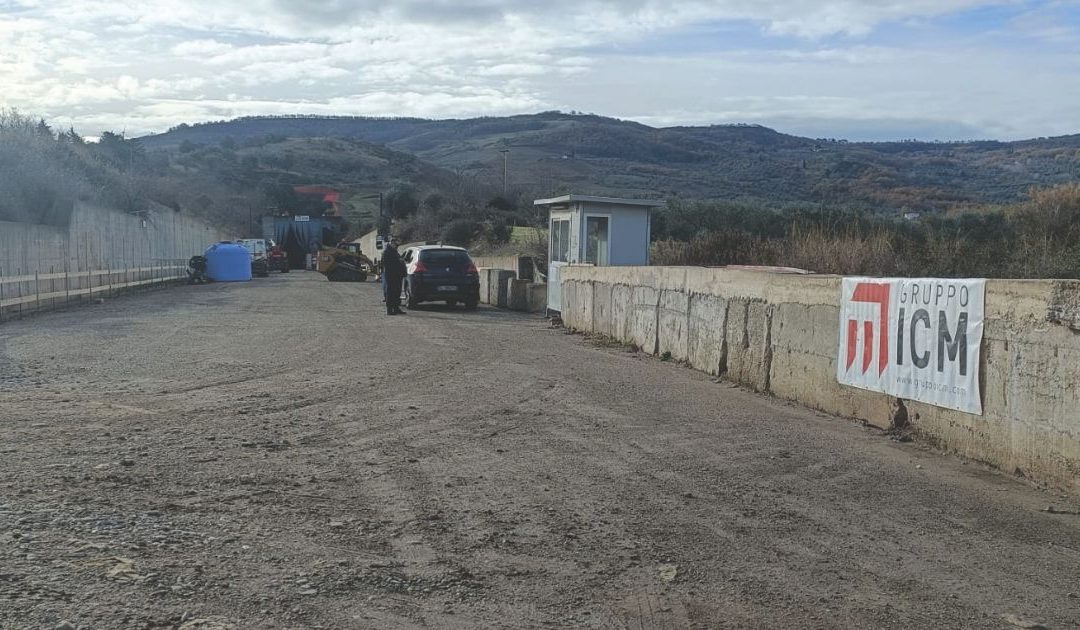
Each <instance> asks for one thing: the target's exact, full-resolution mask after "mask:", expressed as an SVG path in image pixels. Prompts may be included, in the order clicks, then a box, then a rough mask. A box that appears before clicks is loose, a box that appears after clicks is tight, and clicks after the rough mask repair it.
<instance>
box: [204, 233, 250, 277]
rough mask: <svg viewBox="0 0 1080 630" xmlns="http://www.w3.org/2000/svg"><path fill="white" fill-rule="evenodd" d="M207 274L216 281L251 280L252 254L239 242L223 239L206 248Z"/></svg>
mask: <svg viewBox="0 0 1080 630" xmlns="http://www.w3.org/2000/svg"><path fill="white" fill-rule="evenodd" d="M203 255H204V256H206V275H207V277H209V278H210V279H211V280H213V281H214V282H246V281H248V280H251V255H250V254H248V250H247V248H246V247H244V246H243V245H240V244H239V243H233V242H231V241H221V242H220V243H214V244H213V245H211V246H210V247H207V248H206V253H205V254H203Z"/></svg>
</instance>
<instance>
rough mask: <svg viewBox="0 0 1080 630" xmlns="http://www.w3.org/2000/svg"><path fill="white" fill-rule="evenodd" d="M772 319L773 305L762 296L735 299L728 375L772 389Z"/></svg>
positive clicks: (729, 326) (729, 332) (730, 321)
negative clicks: (752, 298) (770, 380)
mask: <svg viewBox="0 0 1080 630" xmlns="http://www.w3.org/2000/svg"><path fill="white" fill-rule="evenodd" d="M771 320H772V309H771V306H770V305H768V304H765V303H764V302H762V301H760V300H751V299H739V300H732V302H731V306H730V308H729V309H728V322H727V331H726V338H727V342H728V343H727V351H728V352H727V360H728V371H727V377H728V378H730V379H731V380H733V381H735V382H737V383H742V384H743V385H746V386H747V387H750V388H753V389H754V390H757V391H761V392H764V391H768V390H769V361H770V360H771V358H772V347H771V340H770V332H771V331H770V328H771V325H772V321H771Z"/></svg>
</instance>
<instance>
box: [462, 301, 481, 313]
mask: <svg viewBox="0 0 1080 630" xmlns="http://www.w3.org/2000/svg"><path fill="white" fill-rule="evenodd" d="M478 304H479V302H477V301H476V300H466V301H465V310H467V311H475V310H476V307H477V305H478Z"/></svg>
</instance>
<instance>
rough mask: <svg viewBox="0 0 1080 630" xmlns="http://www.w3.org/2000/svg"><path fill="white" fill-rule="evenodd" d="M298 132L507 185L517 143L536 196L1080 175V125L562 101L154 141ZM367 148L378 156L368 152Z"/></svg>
mask: <svg viewBox="0 0 1080 630" xmlns="http://www.w3.org/2000/svg"><path fill="white" fill-rule="evenodd" d="M285 138H290V139H301V138H306V139H316V138H321V139H339V140H340V139H350V140H355V141H362V143H363V144H349V143H345V144H341V145H339V146H336V147H335V148H334V149H332V150H331V149H329V145H326V144H325V142H327V141H328V140H321V141H320V142H322V143H324V144H323V145H322V146H321V148H320V149H319V150H318V152H320V153H322V154H323V155H324V159H326V160H328V162H327V166H328V167H331V168H339V167H341V166H342V165H344V164H347V163H348V162H349V160H350V159H351V158H349V157H348V156H347V155H346V154H347V153H351V152H354V151H359V154H361V155H370V154H371V152H372V151H374V149H373V148H372V146H371V145H384V146H385V147H386V148H387V149H391V150H393V151H394V152H395V154H398V153H401V154H408V155H411V156H414V158H415V159H416V160H418V161H417V162H415V163H414V164H413V166H412V167H411V168H414V169H415V173H414V175H415V176H417V177H420V176H421V174H423V173H426V174H428V175H432V174H434V173H443V174H444V175H445V174H453V175H454V176H456V177H465V178H472V179H476V180H480V181H484V182H487V183H489V184H491V185H501V178H502V164H503V162H502V160H503V156H502V154H501V153H500V151H503V150H508V151H509V153H508V154H507V160H508V171H509V180H510V184H511V186H512V188H513V190H515V191H518V192H521V193H522V194H524V195H536V196H541V195H550V194H558V193H564V192H571V191H572V192H576V193H582V194H610V195H626V196H658V197H674V196H677V197H689V198H705V199H723V200H729V201H736V202H742V203H749V204H760V205H769V206H773V207H780V206H790V205H798V204H823V205H848V206H859V207H868V208H874V209H880V210H882V211H893V210H897V209H900V208H909V209H912V210H934V209H938V210H941V209H947V208H952V207H956V206H965V205H974V204H1001V203H1011V202H1015V201H1018V200H1020V199H1021V198H1022V197H1023V196H1024V194H1025V192H1026V191H1027V190H1028V189H1029V188H1031V187H1033V186H1049V185H1053V184H1058V183H1064V182H1068V181H1075V180H1076V179H1077V176H1078V175H1080V135H1075V136H1064V137H1058V138H1040V139H1034V140H1026V141H1021V142H964V143H931V142H886V143H849V142H844V141H835V140H829V139H811V138H801V137H797V136H791V135H786V134H782V133H778V132H776V131H774V130H772V129H768V128H765V127H760V126H755V125H717V126H709V127H666V128H653V127H649V126H647V125H642V124H639V123H634V122H628V121H622V120H617V119H613V118H606V117H602V116H595V115H578V114H564V113H559V112H546V113H541V114H535V115H523V116H511V117H504V118H475V119H467V120H425V119H419V118H396V119H384V118H362V117H257V118H240V119H236V120H232V121H225V122H214V123H205V124H196V125H180V126H178V127H176V128H174V129H171V130H170V131H168V132H166V133H164V134H159V135H154V136H147V137H144V138H142V139H141V143H142V145H143V146H144V147H146V148H147V149H160V150H164V151H168V152H172V151H179V150H180V149H181V148H186V149H187V150H192V149H193V147H194V146H196V145H214V146H217V145H221V144H222V143H226V144H235V145H237V146H241V147H242V146H244V145H245V144H252V143H254V144H259V143H262V142H264V141H266V140H267V139H269V140H276V142H266V143H265V144H264V145H263V146H265V147H266V151H265V153H266V155H264V156H263V157H262V158H261V159H265V160H273V159H274V153H275V152H277V151H279V150H283V151H288V150H290V149H289V144H288V143H285V144H282V143H281V141H282V140H283V139H285ZM293 141H295V140H293ZM295 152H296V151H294V153H295ZM331 154H333V155H331ZM357 159H360V163H364V159H366V158H363V159H361V158H357ZM335 165H336V166H335ZM361 165H362V164H361ZM312 166H315V164H314V163H313V164H312ZM360 170H361V171H363V168H361V169H360ZM315 172H316V173H317V172H318V171H317V169H316V171H315ZM343 175H344V174H343V173H342V174H339V175H334V176H335V177H339V176H340V177H343ZM396 176H398V175H396ZM445 176H446V177H449V175H445ZM343 178H344V177H343ZM344 179H347V178H344ZM372 185H373V187H374V186H375V185H376V182H375V180H372Z"/></svg>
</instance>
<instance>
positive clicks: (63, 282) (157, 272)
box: [0, 260, 187, 321]
mask: <svg viewBox="0 0 1080 630" xmlns="http://www.w3.org/2000/svg"><path fill="white" fill-rule="evenodd" d="M9 271H10V270H9V269H5V268H4V267H0V321H4V320H6V319H10V318H15V317H22V316H23V315H26V314H29V313H34V312H38V311H44V310H48V309H53V308H59V307H62V306H64V305H66V304H69V303H71V302H75V301H82V300H91V299H93V298H94V297H111V296H114V295H116V294H118V293H119V292H121V291H126V290H130V289H136V288H139V287H148V286H153V285H156V284H165V283H169V282H175V281H177V280H181V279H184V278H186V277H187V261H186V260H184V261H178V260H163V261H161V264H156V265H155V264H151V265H148V266H139V267H118V268H110V269H89V270H80V271H62V272H55V271H50V272H48V273H40V272H34V273H33V274H30V273H26V272H24V271H22V270H18V269H16V270H14V273H9Z"/></svg>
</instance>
